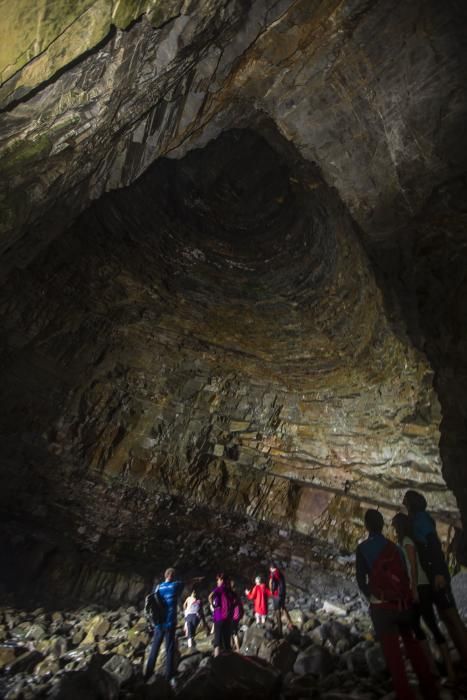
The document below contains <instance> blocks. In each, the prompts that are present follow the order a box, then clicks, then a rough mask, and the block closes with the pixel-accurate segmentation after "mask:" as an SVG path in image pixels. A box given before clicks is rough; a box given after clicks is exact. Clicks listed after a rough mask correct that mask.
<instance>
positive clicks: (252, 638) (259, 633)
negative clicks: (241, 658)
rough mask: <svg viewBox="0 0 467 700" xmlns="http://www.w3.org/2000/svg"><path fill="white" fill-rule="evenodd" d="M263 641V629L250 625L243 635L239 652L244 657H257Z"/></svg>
mask: <svg viewBox="0 0 467 700" xmlns="http://www.w3.org/2000/svg"><path fill="white" fill-rule="evenodd" d="M264 641H265V636H264V629H262V628H261V627H258V626H257V625H250V627H248V629H247V630H246V632H245V634H244V637H243V642H242V646H241V649H240V651H241V652H242V654H245V655H246V656H257V655H258V652H259V650H260V647H261V645H262V644H263V642H264Z"/></svg>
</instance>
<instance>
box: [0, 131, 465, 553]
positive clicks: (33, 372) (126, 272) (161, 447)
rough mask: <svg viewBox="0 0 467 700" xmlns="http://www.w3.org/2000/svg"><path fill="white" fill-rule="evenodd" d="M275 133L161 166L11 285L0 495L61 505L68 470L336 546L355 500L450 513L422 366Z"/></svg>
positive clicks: (6, 306)
mask: <svg viewBox="0 0 467 700" xmlns="http://www.w3.org/2000/svg"><path fill="white" fill-rule="evenodd" d="M270 137H271V138H272V140H273V145H271V144H270V143H268V142H267V141H266V140H265V139H263V138H261V137H259V136H258V135H256V134H255V133H253V132H249V131H234V132H229V133H227V134H225V135H223V136H222V137H220V138H219V139H218V140H217V141H215V142H214V143H212V144H210V145H209V146H208V147H206V148H205V149H203V150H202V151H199V152H193V153H192V154H190V155H189V156H187V157H186V158H184V159H183V160H181V161H179V162H177V161H165V162H161V163H158V164H157V165H155V166H154V167H153V168H152V169H151V170H150V171H148V173H147V174H145V175H144V176H143V177H142V178H141V179H140V180H139V181H138V182H137V183H135V184H134V185H133V186H132V187H131V188H129V189H126V190H122V191H120V192H119V193H118V194H109V195H106V196H105V197H104V198H103V199H102V200H100V201H99V202H98V203H96V204H95V205H94V206H93V207H92V208H91V209H89V211H88V212H86V213H85V214H84V215H83V216H82V217H80V219H79V220H78V222H77V223H76V224H75V225H74V226H73V227H72V228H71V229H70V230H69V231H68V232H67V233H65V234H64V235H63V236H61V237H60V238H59V239H58V240H57V241H55V242H54V243H52V244H51V245H50V246H49V247H48V249H47V250H46V251H45V252H44V253H43V254H42V256H41V257H40V258H38V259H37V261H36V262H35V263H34V264H33V265H31V266H30V267H29V268H28V270H27V272H26V273H22V272H17V273H16V274H15V275H12V276H11V277H10V280H9V283H8V284H7V285H5V286H4V288H3V290H2V307H1V308H2V313H3V318H4V324H5V328H6V329H7V331H8V341H7V346H6V348H5V351H6V353H5V358H6V360H5V363H4V367H5V373H4V382H3V387H4V388H3V401H4V404H5V405H8V406H9V409H10V410H9V412H8V414H7V415H5V416H4V418H3V422H2V423H3V425H2V427H3V430H2V432H3V433H4V435H6V436H7V437H6V439H5V440H4V448H3V452H4V454H5V455H6V454H7V455H8V457H9V459H10V464H11V465H12V466H11V471H13V472H14V474H13V477H12V478H11V479H10V480H9V486H10V489H11V491H15V490H16V489H17V488H18V486H19V483H20V482H21V481H22V480H25V479H28V478H30V477H29V476H28V474H30V470H31V469H32V470H33V471H34V470H37V471H38V472H39V473H40V475H41V479H44V483H45V484H48V486H47V489H49V492H54V491H58V492H60V491H62V493H61V497H62V498H63V490H62V489H61V488H60V486H59V485H57V484H56V483H55V485H54V482H56V476H55V472H56V470H57V469H58V470H59V472H60V473H68V474H69V475H70V477H73V478H74V479H75V480H88V479H89V480H91V482H92V480H93V479H94V478H97V477H99V478H101V477H104V478H105V479H108V480H109V482H110V483H111V482H112V481H115V482H116V484H120V483H122V482H123V483H125V484H129V485H134V486H138V487H142V488H143V489H145V490H146V491H148V492H151V491H153V492H155V493H160V492H167V493H170V494H176V495H180V496H182V497H183V498H186V499H187V500H191V501H193V502H197V503H209V504H210V506H211V507H213V508H216V509H221V510H229V511H237V512H239V513H244V514H247V515H249V516H253V517H255V518H259V519H268V520H270V521H273V522H277V523H281V524H283V525H286V526H288V527H293V528H296V529H298V530H300V531H302V532H311V531H316V530H317V529H318V528H323V527H324V524H325V523H327V525H326V530H329V533H327V534H328V536H329V537H330V538H331V539H335V535H334V534H333V533H332V530H333V529H335V528H336V527H340V523H341V522H342V521H343V520H347V518H348V517H350V518H351V511H352V507H351V506H350V507H349V509H347V508H346V507H345V506H344V505H343V503H345V502H347V500H348V499H350V503H352V502H355V503H356V504H357V506H358V504H359V502H361V501H364V502H374V503H379V504H386V506H389V507H393V508H397V507H399V505H400V503H401V500H402V493H403V491H404V490H405V489H406V488H407V487H408V486H415V487H417V488H421V489H422V490H423V491H425V492H426V493H427V494H429V496H430V500H431V502H430V505H431V506H432V507H433V508H434V510H435V511H437V512H438V513H439V514H443V512H444V513H449V512H451V513H455V510H456V508H455V502H454V500H453V498H452V496H451V495H450V494H449V492H448V491H447V489H446V487H445V484H444V480H443V477H442V475H441V463H440V459H439V452H438V440H439V430H438V426H439V421H440V411H439V404H438V401H437V398H436V396H435V393H434V391H433V387H432V378H433V373H432V370H431V368H430V366H429V365H428V363H427V361H426V359H425V358H424V357H423V355H422V354H421V353H419V352H417V351H416V350H414V348H413V346H412V345H411V343H410V341H409V340H408V338H407V337H405V336H404V335H403V334H402V332H401V328H400V327H397V325H396V324H393V323H391V320H390V319H389V318H388V317H387V316H386V312H385V308H384V304H383V299H382V295H381V293H380V291H379V289H378V287H377V285H376V283H375V279H374V276H373V273H372V271H371V267H370V265H369V262H368V259H367V257H366V255H365V253H364V252H363V250H362V248H361V245H360V244H359V241H358V238H357V236H356V234H355V230H354V226H353V224H352V221H351V219H350V218H349V216H348V214H347V213H346V210H345V208H344V207H343V206H342V204H341V202H340V201H339V199H338V197H337V196H336V193H335V192H334V191H333V190H331V189H330V188H329V187H327V186H326V185H325V183H324V181H323V180H322V178H321V176H320V174H319V171H318V170H317V168H316V167H315V166H310V165H309V164H307V163H306V162H305V161H303V160H302V159H301V158H300V157H299V156H298V155H297V154H296V152H294V151H293V149H291V148H290V146H289V145H288V144H287V143H285V142H284V141H283V140H282V139H280V138H279V137H278V136H277V135H276V136H275V138H273V137H272V133H270ZM252 153H254V160H252V159H251V154H252ZM18 464H22V466H23V468H24V469H25V470H26V471H25V472H19V471H17V465H18ZM15 476H16V478H15ZM67 481H68V480H67ZM310 487H313V488H312V489H310ZM73 488H74V489H76V488H77V487H76V486H75V487H73ZM4 493H5V494H6V496H7V498H8V497H9V489H8V484H7V488H6V489H5V491H4ZM335 494H339V497H341V496H342V495H344V494H345V500H344V502H342V501H341V500H338V501H336V496H335ZM354 499H355V501H354ZM83 500H84V501H85V502H86V503H87V502H88V501H89V500H90V501H91V502H92V501H93V495H92V489H91V491H90V493H88V495H87V496H86V498H85V499H83ZM84 507H85V506H84V505H83V508H84ZM351 541H352V538H351V537H350V540H349V543H350V542H351Z"/></svg>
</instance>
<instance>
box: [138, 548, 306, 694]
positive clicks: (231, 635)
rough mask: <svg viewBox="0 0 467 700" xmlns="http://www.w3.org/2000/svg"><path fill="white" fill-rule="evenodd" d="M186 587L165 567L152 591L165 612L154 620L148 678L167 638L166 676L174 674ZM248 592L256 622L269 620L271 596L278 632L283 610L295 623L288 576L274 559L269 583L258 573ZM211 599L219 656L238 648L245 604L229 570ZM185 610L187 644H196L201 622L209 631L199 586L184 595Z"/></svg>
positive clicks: (148, 659)
mask: <svg viewBox="0 0 467 700" xmlns="http://www.w3.org/2000/svg"><path fill="white" fill-rule="evenodd" d="M183 588H184V584H183V582H182V581H177V580H176V579H175V569H172V568H170V569H167V570H166V572H165V574H164V581H163V583H160V584H157V585H156V586H155V588H154V591H153V594H152V595H153V596H154V595H155V596H157V598H158V600H159V601H160V602H161V604H162V606H163V607H164V610H165V613H164V619H157V620H156V621H155V624H154V632H153V637H152V642H151V647H150V650H149V656H148V658H147V662H146V667H145V672H144V676H145V678H146V679H148V678H149V677H150V676H151V675H152V673H153V671H154V667H155V664H156V661H157V657H158V654H159V650H160V648H161V645H162V642H163V641H164V639H165V650H166V661H165V677H166V678H167V679H168V680H169V681H172V679H173V678H174V676H175V663H174V660H175V651H176V637H175V632H176V626H177V607H178V601H179V598H180V596H181V594H182V591H183ZM245 595H246V597H247V598H248V600H250V601H252V603H253V606H254V613H255V620H256V623H257V624H259V625H264V624H265V622H266V616H267V613H268V601H269V599H271V600H272V604H273V611H274V618H275V622H276V624H277V627H278V631H279V634H280V635H282V613H284V614H285V616H286V618H287V621H288V624H289V625H291V624H292V621H291V618H290V615H289V613H288V610H287V608H286V605H285V596H286V585H285V578H284V575H283V573H282V572H281V571H280V570H279V569H278V567H277V565H276V564H275V563H274V562H273V563H271V565H270V568H269V582H268V585H266V583H265V582H264V581H263V579H262V577H261V576H257V577H256V579H255V585H254V586H253V588H252V589H251V590H250V589H246V590H245ZM208 603H209V608H210V611H211V614H212V626H213V629H212V632H213V634H214V641H213V645H214V656H218V655H219V654H220V652H221V651H231V650H232V646H233V648H234V650H235V651H239V650H240V640H239V625H240V620H241V619H242V617H243V615H244V607H243V603H242V599H241V596H240V595H239V593H238V592H237V590H236V588H235V582H234V581H233V580H232V579H231V578H230V577H229V576H227V574H225V573H220V574H218V575H217V577H216V586H215V588H214V589H213V590H212V591H211V592H210V593H209V595H208ZM183 612H184V618H185V624H184V628H185V636H186V638H187V646H188V647H189V648H193V647H194V646H195V635H196V631H197V629H198V627H199V625H200V624H202V625H203V627H204V629H205V630H206V632H209V627H208V624H207V622H206V617H205V613H204V606H203V602H202V600H201V598H200V596H199V594H198V589H197V587H196V586H193V587H192V588H191V592H190V595H189V596H188V597H187V598H186V599H185V601H184V603H183Z"/></svg>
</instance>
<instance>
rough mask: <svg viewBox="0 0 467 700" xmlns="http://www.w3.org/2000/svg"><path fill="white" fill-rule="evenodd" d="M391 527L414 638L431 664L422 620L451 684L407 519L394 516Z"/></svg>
mask: <svg viewBox="0 0 467 700" xmlns="http://www.w3.org/2000/svg"><path fill="white" fill-rule="evenodd" d="M392 526H393V528H394V530H395V532H396V537H397V541H398V543H399V545H400V547H401V549H402V552H403V554H404V558H405V563H406V565H407V571H408V573H409V579H410V586H411V589H412V595H413V599H414V611H415V615H414V631H415V636H416V637H417V639H418V640H419V641H420V643H421V644H422V646H423V649H424V651H425V654H426V656H427V657H428V658H429V659H430V661H431V659H432V656H431V651H430V647H429V645H428V642H427V639H426V634H425V632H424V631H423V630H422V628H421V625H420V618H422V620H423V622H424V623H425V625H426V626H427V628H428V629H429V630H430V632H431V633H432V635H433V637H434V640H435V642H436V644H437V645H438V647H439V650H440V653H441V656H442V659H443V662H444V665H445V667H446V672H447V674H448V677H449V679H450V680H454V671H453V668H452V661H451V657H450V655H449V649H448V645H447V644H446V639H445V637H444V635H443V633H442V632H441V630H440V628H439V626H438V622H437V620H436V616H435V611H434V599H433V592H432V588H431V586H430V582H429V580H428V576H427V575H426V573H425V571H424V569H423V567H422V566H421V564H420V559H419V556H418V553H417V549H416V547H415V543H414V541H413V539H412V537H411V528H410V520H409V517H408V516H407V515H405V514H404V513H397V515H395V516H394V517H393V519H392Z"/></svg>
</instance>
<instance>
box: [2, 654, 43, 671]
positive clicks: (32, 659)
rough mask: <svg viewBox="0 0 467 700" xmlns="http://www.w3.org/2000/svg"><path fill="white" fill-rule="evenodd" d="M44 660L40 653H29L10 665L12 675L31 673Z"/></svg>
mask: <svg viewBox="0 0 467 700" xmlns="http://www.w3.org/2000/svg"><path fill="white" fill-rule="evenodd" d="M43 658H44V656H43V655H42V654H41V653H40V652H39V651H36V650H33V651H27V652H25V653H24V654H21V656H18V657H17V658H16V659H15V661H13V663H12V664H11V665H10V673H12V674H14V673H30V672H31V671H32V670H33V669H34V667H35V666H37V664H38V663H39V661H42V659H43Z"/></svg>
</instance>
